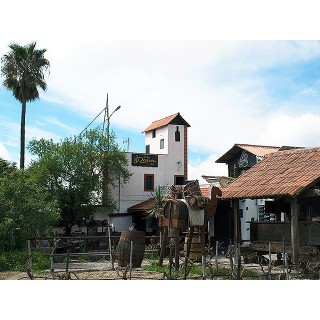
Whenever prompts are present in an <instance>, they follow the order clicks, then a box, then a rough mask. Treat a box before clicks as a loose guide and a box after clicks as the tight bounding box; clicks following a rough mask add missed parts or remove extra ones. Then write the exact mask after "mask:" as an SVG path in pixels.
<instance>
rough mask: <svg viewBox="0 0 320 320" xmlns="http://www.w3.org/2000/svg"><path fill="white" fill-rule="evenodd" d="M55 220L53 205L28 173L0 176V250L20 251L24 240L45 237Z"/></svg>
mask: <svg viewBox="0 0 320 320" xmlns="http://www.w3.org/2000/svg"><path fill="white" fill-rule="evenodd" d="M58 217H59V210H58V204H57V202H56V201H54V199H52V198H50V197H49V194H48V192H46V191H45V190H43V189H42V188H41V187H40V186H39V185H38V184H37V183H36V181H35V180H34V177H32V176H31V175H30V174H29V173H27V172H25V171H20V170H14V171H12V172H9V173H6V174H3V175H2V176H0V251H8V250H15V249H21V248H23V247H25V245H26V240H27V239H28V238H36V237H38V238H39V237H42V236H44V235H48V234H49V233H50V232H51V230H52V227H53V226H54V225H55V224H56V221H57V219H58Z"/></svg>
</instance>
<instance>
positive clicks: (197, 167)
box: [188, 150, 228, 184]
mask: <svg viewBox="0 0 320 320" xmlns="http://www.w3.org/2000/svg"><path fill="white" fill-rule="evenodd" d="M226 151H227V150H226ZM220 156H221V155H219V156H218V155H217V154H211V155H210V156H209V157H208V158H207V159H206V160H204V161H202V160H201V159H200V158H199V159H196V160H194V161H192V162H191V163H189V164H188V179H189V180H194V179H198V180H199V183H200V184H206V183H207V182H206V181H205V180H204V179H203V178H202V176H203V175H206V176H228V167H227V165H226V164H224V163H222V164H221V163H215V161H216V160H217V159H218V158H219V157H220Z"/></svg>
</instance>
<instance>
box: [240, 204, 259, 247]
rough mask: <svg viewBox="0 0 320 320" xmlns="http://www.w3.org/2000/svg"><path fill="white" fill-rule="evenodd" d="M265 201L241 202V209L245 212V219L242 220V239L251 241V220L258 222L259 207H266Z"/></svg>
mask: <svg viewBox="0 0 320 320" xmlns="http://www.w3.org/2000/svg"><path fill="white" fill-rule="evenodd" d="M264 203H265V201H264V200H263V199H257V200H251V199H245V200H240V201H239V209H242V210H243V218H241V219H240V220H241V222H240V223H241V239H242V240H244V241H249V240H250V223H248V222H250V220H251V218H254V220H258V205H264Z"/></svg>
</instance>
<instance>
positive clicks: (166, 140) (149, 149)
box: [95, 113, 190, 232]
mask: <svg viewBox="0 0 320 320" xmlns="http://www.w3.org/2000/svg"><path fill="white" fill-rule="evenodd" d="M188 127H190V125H189V124H188V123H187V122H186V121H185V120H184V119H183V118H182V116H181V115H180V113H176V114H173V115H170V116H168V117H165V118H163V119H159V120H156V121H154V122H152V123H151V124H150V125H149V126H148V127H147V128H146V129H145V130H144V131H143V132H144V134H145V152H144V153H135V152H126V157H127V160H128V166H129V167H128V169H129V171H130V172H131V173H132V176H131V178H130V180H129V182H128V183H126V184H124V185H123V186H117V187H115V188H113V190H112V197H113V199H114V200H115V202H116V203H117V211H116V212H109V213H107V217H106V212H103V211H101V212H99V210H98V211H97V212H96V214H95V219H99V220H105V219H107V220H108V222H109V223H111V224H112V225H113V227H114V229H115V231H118V232H121V231H123V230H128V227H129V226H130V225H131V224H132V222H137V221H138V222H139V223H138V229H140V230H142V231H148V230H149V229H150V227H149V226H148V224H149V221H146V219H145V216H144V219H143V213H145V210H146V209H141V211H140V212H139V211H136V210H130V208H132V207H134V206H137V205H139V204H140V203H144V202H145V201H148V200H149V199H150V198H152V194H153V192H154V191H155V189H156V187H158V186H160V187H165V186H171V185H173V184H176V185H182V184H184V182H185V181H186V180H187V178H188V170H187V169H188V158H187V156H188ZM137 217H138V218H137ZM140 218H141V219H140ZM136 224H137V223H136Z"/></svg>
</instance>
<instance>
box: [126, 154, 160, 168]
mask: <svg viewBox="0 0 320 320" xmlns="http://www.w3.org/2000/svg"><path fill="white" fill-rule="evenodd" d="M131 165H132V166H136V167H158V155H157V154H144V153H132V155H131Z"/></svg>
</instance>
